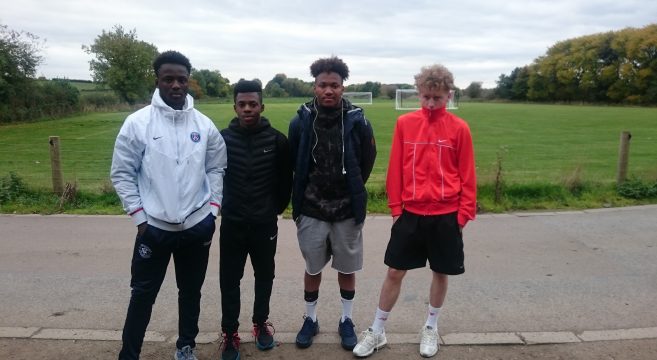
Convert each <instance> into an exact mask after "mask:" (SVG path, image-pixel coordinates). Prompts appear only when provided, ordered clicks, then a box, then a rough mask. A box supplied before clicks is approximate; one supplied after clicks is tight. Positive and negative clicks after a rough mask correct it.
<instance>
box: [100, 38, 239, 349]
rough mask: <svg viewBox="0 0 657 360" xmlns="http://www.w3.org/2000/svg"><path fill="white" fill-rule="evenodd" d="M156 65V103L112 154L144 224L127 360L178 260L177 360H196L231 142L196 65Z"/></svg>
mask: <svg viewBox="0 0 657 360" xmlns="http://www.w3.org/2000/svg"><path fill="white" fill-rule="evenodd" d="M153 68H154V70H155V75H156V78H157V81H156V84H157V89H156V90H155V93H154V94H153V98H152V101H151V104H150V105H149V106H146V107H144V108H143V109H141V110H138V111H136V112H135V113H133V114H131V115H130V116H128V118H127V119H126V120H125V122H124V124H123V126H122V127H121V130H120V132H119V135H118V136H117V138H116V143H115V145H114V155H113V157H112V169H111V179H112V183H113V184H114V188H115V189H116V192H117V194H118V195H119V197H120V198H121V202H122V203H123V208H124V210H125V211H126V212H127V213H128V214H129V215H130V216H131V217H132V220H133V222H134V223H135V225H136V226H137V236H136V240H135V247H134V251H133V255H132V268H131V273H132V278H131V280H130V286H131V288H132V295H131V297H130V305H129V306H128V314H127V316H126V321H125V325H124V327H123V337H122V340H123V346H122V348H121V352H120V354H119V359H138V358H139V353H140V352H141V346H142V343H143V340H144V334H145V332H146V327H147V326H148V323H149V321H150V317H151V311H152V308H153V303H154V302H155V298H156V297H157V293H158V291H159V290H160V286H161V285H162V282H163V280H164V276H165V274H166V270H167V266H168V264H169V259H170V258H171V255H173V261H174V264H175V269H176V283H177V286H178V308H179V309H178V314H179V319H178V340H177V341H176V348H177V349H176V353H175V359H189V360H196V357H195V356H194V348H195V346H196V343H195V338H196V335H197V334H198V331H199V330H198V319H199V312H200V302H201V286H202V285H203V281H204V280H205V272H206V269H207V265H208V256H209V252H210V244H211V243H212V235H213V234H214V231H215V218H216V217H217V214H218V212H219V209H220V207H221V200H222V189H223V175H224V171H225V168H226V145H225V143H224V140H223V138H222V137H221V134H220V133H219V131H218V130H217V128H216V127H215V125H214V123H213V122H212V120H210V119H209V118H208V117H206V116H205V115H203V114H201V113H200V112H199V111H198V110H196V109H194V100H193V98H192V97H191V96H189V95H188V94H187V90H188V81H189V75H190V71H191V64H190V63H189V60H188V59H187V58H186V57H185V56H184V55H182V54H180V53H178V52H175V51H167V52H164V53H162V54H160V55H159V56H158V57H157V58H156V59H155V61H154V62H153Z"/></svg>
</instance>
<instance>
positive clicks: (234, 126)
mask: <svg viewBox="0 0 657 360" xmlns="http://www.w3.org/2000/svg"><path fill="white" fill-rule="evenodd" d="M269 127H271V123H270V122H269V120H268V119H267V118H266V117H264V116H261V117H260V123H259V124H258V125H256V126H255V127H253V128H244V127H241V126H240V119H238V118H237V117H234V118H233V119H232V120H231V121H230V123H229V124H228V128H229V129H231V130H233V131H235V132H238V133H241V134H255V133H259V132H261V131H263V130H265V129H267V128H269Z"/></svg>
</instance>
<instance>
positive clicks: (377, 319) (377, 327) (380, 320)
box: [372, 307, 390, 334]
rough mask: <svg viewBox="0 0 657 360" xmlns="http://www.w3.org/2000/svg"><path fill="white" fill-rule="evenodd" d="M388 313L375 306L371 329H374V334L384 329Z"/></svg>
mask: <svg viewBox="0 0 657 360" xmlns="http://www.w3.org/2000/svg"><path fill="white" fill-rule="evenodd" d="M389 315H390V312H389V311H383V310H381V309H379V308H378V307H377V308H376V315H375V316H374V322H373V323H372V330H374V333H375V334H381V333H383V332H384V331H385V326H386V320H388V316H389Z"/></svg>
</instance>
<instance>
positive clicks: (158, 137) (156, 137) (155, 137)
mask: <svg viewBox="0 0 657 360" xmlns="http://www.w3.org/2000/svg"><path fill="white" fill-rule="evenodd" d="M160 138H162V137H161V136H153V140H157V139H160Z"/></svg>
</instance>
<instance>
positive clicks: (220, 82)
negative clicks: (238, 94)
mask: <svg viewBox="0 0 657 360" xmlns="http://www.w3.org/2000/svg"><path fill="white" fill-rule="evenodd" d="M192 79H195V80H196V81H197V82H198V85H199V86H200V87H201V90H203V92H204V93H205V94H206V95H208V96H214V97H227V96H228V95H229V94H230V81H229V80H228V79H226V78H224V77H223V76H221V72H219V70H213V71H211V70H208V69H201V70H196V69H192Z"/></svg>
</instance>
